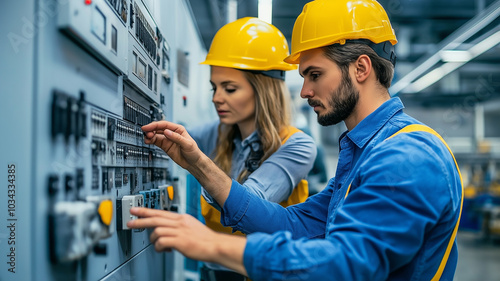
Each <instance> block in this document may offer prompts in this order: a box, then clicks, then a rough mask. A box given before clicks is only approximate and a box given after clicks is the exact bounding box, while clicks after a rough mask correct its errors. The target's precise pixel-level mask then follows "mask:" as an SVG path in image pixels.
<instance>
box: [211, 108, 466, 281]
mask: <svg viewBox="0 0 500 281" xmlns="http://www.w3.org/2000/svg"><path fill="white" fill-rule="evenodd" d="M409 124H420V123H419V122H418V121H417V120H415V119H413V118H411V117H410V116H408V115H406V114H405V113H403V104H402V103H401V101H400V99H399V98H392V99H390V100H389V101H387V102H385V103H384V104H383V105H382V106H381V107H379V108H378V109H377V110H376V111H375V112H373V113H372V114H370V115H369V116H368V117H366V118H365V119H364V120H363V121H361V122H360V123H359V124H358V125H357V126H356V127H355V128H354V129H353V130H352V131H350V132H345V133H344V134H343V135H342V136H341V138H340V154H339V162H338V166H337V171H336V176H335V178H332V179H330V181H329V183H328V186H327V187H326V188H325V189H324V190H323V191H322V192H320V193H318V194H317V195H315V196H312V197H310V198H309V199H308V200H307V201H306V202H305V203H302V204H297V205H294V206H291V207H288V208H286V209H285V208H282V207H281V206H279V205H278V204H274V203H270V202H267V201H264V200H261V199H259V198H258V197H257V196H255V195H253V194H251V193H250V192H248V191H247V190H245V188H242V186H241V185H239V184H238V183H237V182H235V181H233V184H232V187H231V192H230V194H229V197H228V199H227V200H226V202H225V204H224V206H223V210H222V217H221V222H222V223H223V224H224V225H226V226H231V227H233V228H235V229H237V230H240V231H242V232H244V233H253V234H250V235H248V236H247V244H246V248H245V252H244V265H245V268H246V270H247V272H248V274H249V277H250V278H251V279H252V280H254V281H257V280H315V281H317V280H387V279H390V280H430V279H431V278H432V277H433V276H434V274H435V273H436V271H437V270H438V267H439V264H440V262H441V260H442V258H443V255H444V253H445V250H446V247H447V245H448V242H449V241H450V237H451V234H452V231H453V228H454V227H455V225H456V222H457V220H458V216H459V213H460V202H461V196H462V194H461V182H460V177H459V173H458V170H457V168H456V166H455V162H454V161H453V158H452V156H451V154H450V153H449V151H448V149H447V148H446V146H445V145H444V144H443V143H442V142H441V141H440V140H439V139H438V138H437V137H435V136H433V135H432V134H429V133H426V132H412V133H403V134H399V135H397V136H396V137H393V138H391V139H387V138H388V137H389V136H391V135H392V134H394V133H396V132H397V131H399V130H400V129H401V128H403V127H405V126H406V125H409ZM386 139H387V140H386ZM349 185H351V188H350V193H349V195H348V196H347V197H346V192H347V189H348V186H349ZM457 258H458V253H457V248H456V243H454V244H453V248H452V250H451V253H450V256H449V259H448V262H447V264H446V267H445V269H444V272H443V275H442V277H441V280H450V281H451V280H453V275H454V272H455V268H456V263H457Z"/></svg>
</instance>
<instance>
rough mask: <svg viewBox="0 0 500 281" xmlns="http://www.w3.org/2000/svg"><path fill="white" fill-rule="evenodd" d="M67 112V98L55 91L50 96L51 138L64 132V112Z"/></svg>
mask: <svg viewBox="0 0 500 281" xmlns="http://www.w3.org/2000/svg"><path fill="white" fill-rule="evenodd" d="M67 110H68V100H67V96H66V95H65V94H64V93H62V92H59V91H57V90H55V91H54V92H53V95H52V124H51V125H52V137H56V136H57V135H59V134H61V133H64V132H65V130H66V118H67V117H66V112H67Z"/></svg>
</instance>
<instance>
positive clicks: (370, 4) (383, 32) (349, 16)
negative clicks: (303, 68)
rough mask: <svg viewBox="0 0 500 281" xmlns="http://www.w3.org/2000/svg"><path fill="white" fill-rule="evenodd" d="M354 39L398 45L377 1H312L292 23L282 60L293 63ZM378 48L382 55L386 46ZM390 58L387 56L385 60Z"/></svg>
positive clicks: (386, 17) (390, 55)
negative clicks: (288, 46) (313, 51)
mask: <svg viewBox="0 0 500 281" xmlns="http://www.w3.org/2000/svg"><path fill="white" fill-rule="evenodd" d="M357 39H367V40H369V41H371V42H372V43H374V44H379V43H382V42H386V41H388V42H390V44H388V45H389V46H391V47H392V45H395V44H396V43H397V42H398V40H397V39H396V35H395V34H394V30H393V29H392V26H391V22H390V21H389V17H388V16H387V13H386V12H385V10H384V8H383V7H382V6H381V5H380V4H379V3H378V2H377V1H375V0H315V1H312V2H309V3H307V4H306V5H305V6H304V9H303V10H302V13H301V14H300V15H299V16H298V17H297V20H296V21H295V25H294V26H293V32H292V54H291V55H290V56H288V57H287V58H285V61H286V62H288V63H294V64H297V63H299V61H300V54H301V53H302V52H303V51H307V50H311V49H315V48H319V47H324V46H328V45H331V44H335V43H340V44H345V42H346V40H357ZM358 42H359V43H361V42H362V41H358ZM374 44H373V45H374ZM391 44H392V45H391ZM370 47H372V48H373V46H370ZM380 49H382V51H384V52H385V50H384V49H387V46H382V47H381V48H380ZM375 51H377V50H375ZM377 53H378V52H377ZM392 55H394V53H393V52H392V54H391V53H389V55H388V56H389V58H388V59H389V60H392V58H391V57H392ZM379 56H380V54H379ZM394 60H395V55H394ZM394 62H395V61H394ZM394 62H393V63H394Z"/></svg>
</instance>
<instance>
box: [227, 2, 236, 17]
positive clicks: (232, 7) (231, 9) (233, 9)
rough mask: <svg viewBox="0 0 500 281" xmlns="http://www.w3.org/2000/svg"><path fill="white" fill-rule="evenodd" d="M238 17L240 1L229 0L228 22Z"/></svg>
mask: <svg viewBox="0 0 500 281" xmlns="http://www.w3.org/2000/svg"><path fill="white" fill-rule="evenodd" d="M237 19H238V1H237V0H229V1H228V2H227V22H233V21H235V20H237Z"/></svg>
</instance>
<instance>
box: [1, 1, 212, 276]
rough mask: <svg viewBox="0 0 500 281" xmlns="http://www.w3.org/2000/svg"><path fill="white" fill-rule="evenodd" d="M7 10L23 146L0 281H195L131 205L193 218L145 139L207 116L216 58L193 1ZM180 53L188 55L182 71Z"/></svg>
mask: <svg viewBox="0 0 500 281" xmlns="http://www.w3.org/2000/svg"><path fill="white" fill-rule="evenodd" d="M0 14H1V16H2V18H3V19H4V20H5V23H4V24H3V25H2V26H0V31H2V34H7V36H6V37H5V38H8V39H9V40H3V42H1V43H0V44H2V53H1V54H0V55H1V58H2V64H1V65H0V70H1V72H2V73H3V74H5V75H4V77H5V78H7V79H5V80H2V83H4V84H5V85H4V89H5V90H6V92H5V93H6V94H5V95H4V94H2V97H4V100H3V102H2V103H0V112H2V116H4V114H5V119H4V120H8V122H4V123H3V124H5V128H4V127H2V128H3V131H4V132H9V134H10V135H11V136H12V138H11V137H6V138H4V139H3V140H2V142H1V145H0V155H2V157H0V158H1V159H0V161H1V164H2V166H4V167H9V168H8V169H7V173H6V174H5V173H3V174H5V175H4V176H8V177H9V178H8V179H7V178H5V180H3V176H2V180H3V182H8V180H10V181H11V182H9V187H8V188H9V190H10V191H9V193H8V195H9V196H10V197H9V198H8V200H10V201H8V202H7V203H8V206H7V207H8V209H9V212H8V213H7V212H3V213H0V220H1V221H2V222H3V223H4V224H5V223H8V224H7V226H9V227H10V228H6V227H4V228H2V230H0V253H1V256H2V257H3V258H0V261H1V263H0V280H13V281H17V280H23V281H34V280H49V281H52V280H54V281H59V280H75V281H90V280H141V281H142V280H145V281H149V280H172V281H178V280H188V279H193V280H196V277H197V269H196V267H194V268H193V267H190V268H188V269H186V266H185V258H184V257H183V256H182V255H180V254H179V253H176V252H169V253H159V252H156V251H155V249H154V246H153V245H152V244H151V243H150V240H149V237H150V235H151V231H152V230H150V229H134V230H132V229H129V228H128V227H127V222H129V221H131V220H133V219H136V217H134V216H133V215H131V214H130V209H131V208H133V207H147V208H152V209H158V210H166V211H171V212H179V213H186V209H187V207H186V198H187V197H189V196H188V194H189V193H191V192H192V191H191V190H189V189H188V188H187V187H186V181H187V178H188V173H187V172H186V171H184V170H183V169H182V168H180V167H178V166H177V165H176V164H175V163H173V161H172V160H171V159H170V158H169V157H168V155H167V154H166V153H165V152H164V151H162V150H161V149H159V148H158V147H156V146H154V145H148V144H145V142H144V134H143V132H142V129H141V127H142V126H144V125H146V124H149V123H150V122H153V121H159V120H170V121H173V122H177V123H181V124H183V125H187V123H189V124H192V125H197V124H195V123H194V122H193V120H194V119H197V120H199V121H200V123H201V122H203V120H207V116H205V115H204V114H205V113H206V112H207V110H203V106H206V105H200V104H201V103H204V104H207V103H210V91H209V89H210V85H209V69H208V68H204V67H205V66H199V65H198V62H200V61H202V60H203V58H204V57H205V55H206V48H205V46H203V43H202V40H201V38H200V36H199V33H198V31H197V29H196V25H195V21H194V19H193V18H192V12H191V11H190V7H189V4H188V1H160V0H79V1H59V0H57V1H40V0H28V1H23V2H22V3H21V2H19V3H18V2H15V1H14V2H12V3H11V4H9V6H8V7H6V9H3V10H2V11H0ZM179 53H180V54H183V56H189V59H187V58H183V59H182V61H183V65H182V66H181V67H179V68H178V67H177V65H176V63H177V61H179V59H178V58H177V57H176V56H177V54H179ZM187 54H189V55H187ZM186 70H189V71H186ZM179 71H181V72H182V73H183V74H182V75H183V77H184V76H186V75H190V76H191V77H192V78H191V81H200V82H199V83H190V84H187V83H185V81H184V80H185V79H184V78H183V79H180V78H179V75H178V73H179ZM181 81H182V83H181ZM201 81H204V82H201ZM203 93H206V96H202V95H203ZM205 97H206V98H205ZM187 98H189V100H190V101H191V100H192V102H190V103H187V102H186V99H187ZM198 102H199V103H198ZM2 126H4V125H2ZM193 192H195V193H196V194H198V193H199V190H194V191H193ZM191 197H193V196H191ZM2 200H3V199H2ZM3 201H5V200H3ZM5 231H8V232H5ZM5 237H7V238H11V239H10V240H5V239H4V238H5ZM5 241H7V242H8V243H4V242H5ZM188 271H190V272H188Z"/></svg>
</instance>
